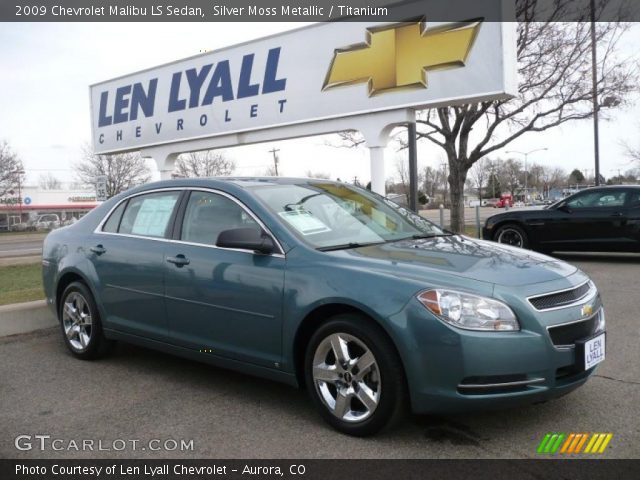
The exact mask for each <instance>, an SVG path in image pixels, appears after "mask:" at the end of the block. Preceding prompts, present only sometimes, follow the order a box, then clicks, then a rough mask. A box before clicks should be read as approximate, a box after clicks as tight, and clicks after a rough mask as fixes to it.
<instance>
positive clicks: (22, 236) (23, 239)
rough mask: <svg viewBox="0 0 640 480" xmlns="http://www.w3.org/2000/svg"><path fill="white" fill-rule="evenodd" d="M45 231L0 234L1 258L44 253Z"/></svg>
mask: <svg viewBox="0 0 640 480" xmlns="http://www.w3.org/2000/svg"><path fill="white" fill-rule="evenodd" d="M46 236H47V233H46V232H43V233H19V234H13V233H2V234H0V258H14V257H24V256H33V255H38V256H40V255H42V243H43V242H44V237H46Z"/></svg>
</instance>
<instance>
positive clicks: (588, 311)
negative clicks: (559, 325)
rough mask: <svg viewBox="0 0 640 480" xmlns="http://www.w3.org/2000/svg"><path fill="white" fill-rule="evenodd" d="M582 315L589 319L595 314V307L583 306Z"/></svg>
mask: <svg viewBox="0 0 640 480" xmlns="http://www.w3.org/2000/svg"><path fill="white" fill-rule="evenodd" d="M580 313H581V314H582V316H583V317H588V316H589V315H591V314H592V313H593V307H592V306H591V305H583V306H582V310H581V312H580Z"/></svg>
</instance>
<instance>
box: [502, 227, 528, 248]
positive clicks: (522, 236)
mask: <svg viewBox="0 0 640 480" xmlns="http://www.w3.org/2000/svg"><path fill="white" fill-rule="evenodd" d="M518 237H519V240H518ZM493 240H494V241H495V242H498V243H504V244H505V245H511V246H513V247H519V248H529V237H528V236H527V232H525V231H524V230H523V228H522V227H520V226H519V225H517V224H515V223H506V224H504V225H501V226H500V227H499V228H498V229H497V230H496V233H495V234H494V235H493Z"/></svg>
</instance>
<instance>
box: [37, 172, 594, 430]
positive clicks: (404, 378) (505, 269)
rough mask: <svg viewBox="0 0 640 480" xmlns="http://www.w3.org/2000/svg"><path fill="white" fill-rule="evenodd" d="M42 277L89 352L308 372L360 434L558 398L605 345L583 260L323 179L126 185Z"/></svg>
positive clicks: (303, 379)
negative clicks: (406, 417) (426, 416)
mask: <svg viewBox="0 0 640 480" xmlns="http://www.w3.org/2000/svg"><path fill="white" fill-rule="evenodd" d="M43 277H44V285H45V291H46V296H47V300H48V303H49V304H50V305H51V307H52V308H53V310H54V311H55V313H56V314H57V316H58V318H59V320H60V328H61V332H62V336H63V338H64V341H65V343H66V345H67V347H68V348H69V350H70V351H71V353H72V354H73V355H75V356H76V357H78V358H80V359H94V358H97V357H100V356H102V355H105V354H106V353H107V352H108V351H109V349H110V347H111V346H112V345H113V342H114V341H117V340H120V341H124V342H130V343H134V344H138V345H141V346H144V347H149V348H154V349H158V350H162V351H165V352H168V353H172V354H177V355H181V356H184V357H187V358H190V359H194V360H198V361H202V362H207V363H210V364H212V365H216V366H221V367H225V368H230V369H235V370H239V371H241V372H245V373H248V374H254V375H259V376H262V377H266V378H270V379H273V380H277V381H282V382H285V383H288V384H291V385H294V386H305V387H306V388H307V389H308V391H309V392H310V395H311V398H312V401H313V403H314V404H315V406H316V407H317V409H318V411H319V413H320V415H322V417H324V419H325V420H326V421H327V422H328V423H329V424H331V425H332V426H333V427H335V428H336V429H338V430H340V431H342V432H345V433H349V434H352V435H369V434H373V433H375V432H377V431H378V430H380V429H381V428H383V427H385V426H388V425H391V424H393V423H394V421H396V420H398V419H399V418H400V417H401V414H402V413H403V411H404V410H405V409H406V408H407V407H410V409H411V410H412V411H413V412H417V413H450V412H467V411H472V410H479V409H486V408H504V407H511V406H516V405H520V404H528V403H534V402H542V401H545V400H548V399H551V398H554V397H559V396H561V395H564V394H566V393H568V392H570V391H572V390H574V389H575V388H577V387H579V386H580V385H582V384H583V383H584V382H585V381H586V380H587V379H588V378H589V376H590V375H591V374H592V373H593V372H594V370H595V368H596V365H597V364H598V363H600V362H601V361H602V360H603V359H604V355H605V333H604V331H605V316H604V311H603V307H602V302H601V299H600V296H599V294H598V291H597V289H596V286H595V285H594V284H593V282H592V281H591V280H590V279H589V278H588V277H587V276H586V275H585V274H584V273H582V272H581V271H580V270H578V269H577V268H575V267H573V266H571V265H569V264H567V263H564V262H561V261H558V260H555V259H553V258H549V257H546V256H543V255H540V254H537V253H534V252H530V251H526V250H522V249H519V248H514V247H512V246H508V245H500V244H496V243H492V242H486V241H481V240H476V239H471V238H467V237H464V236H460V235H454V234H452V233H449V232H446V231H444V230H441V229H440V228H438V227H437V226H435V225H434V224H432V223H430V222H428V221H427V220H425V219H423V218H421V217H419V216H417V215H414V214H412V213H410V212H408V211H406V210H404V209H402V208H400V207H398V206H397V205H395V204H394V203H392V202H390V201H388V200H385V199H384V198H383V197H381V196H378V195H376V194H373V193H371V192H368V191H366V190H363V189H360V188H357V187H353V186H350V185H346V184H343V183H336V182H331V181H325V180H310V179H284V178H225V179H198V180H172V181H165V182H159V183H155V184H150V185H145V186H142V187H138V188H135V189H132V190H129V191H127V192H124V193H122V194H120V195H118V196H116V197H114V198H112V199H110V200H109V201H107V202H105V203H103V204H102V205H101V206H100V207H98V208H96V209H95V210H94V211H92V212H91V213H90V214H88V215H87V216H85V217H84V218H83V219H82V220H80V221H78V222H77V223H76V224H74V225H71V226H68V227H64V228H61V229H59V230H56V231H54V232H52V233H50V234H49V235H48V236H47V238H46V240H45V243H44V251H43Z"/></svg>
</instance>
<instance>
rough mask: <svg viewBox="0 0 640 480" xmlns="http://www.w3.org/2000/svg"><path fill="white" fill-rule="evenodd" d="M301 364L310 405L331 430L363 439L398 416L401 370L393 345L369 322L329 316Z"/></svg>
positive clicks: (402, 396) (402, 392)
mask: <svg viewBox="0 0 640 480" xmlns="http://www.w3.org/2000/svg"><path fill="white" fill-rule="evenodd" d="M305 365H306V369H305V370H306V379H307V387H308V388H309V390H310V394H311V396H312V398H313V400H314V403H315V404H316V407H317V408H318V409H319V410H320V413H321V414H322V416H323V417H324V419H325V420H326V421H327V422H328V423H329V424H331V425H332V426H333V427H334V428H336V429H338V430H340V431H342V432H344V433H348V434H351V435H357V436H365V435H371V434H373V433H376V432H377V431H379V430H380V429H382V428H384V427H385V426H387V425H388V424H390V423H392V420H394V419H396V418H398V417H400V415H401V412H402V407H403V406H404V399H405V386H404V372H403V370H402V366H401V364H400V361H399V359H398V357H397V354H396V352H395V350H394V348H393V346H392V345H391V343H390V342H389V340H388V339H387V338H386V336H385V335H384V334H383V333H382V332H380V331H379V329H378V327H377V326H376V325H372V321H368V320H365V319H363V318H361V317H358V316H355V315H340V316H337V317H334V318H333V319H332V320H330V321H329V322H328V323H326V324H324V325H322V326H321V327H320V328H319V329H318V331H317V332H316V333H315V334H314V336H313V337H312V339H311V341H310V344H309V348H308V351H307V357H306V363H305ZM383 389H384V390H383Z"/></svg>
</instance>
